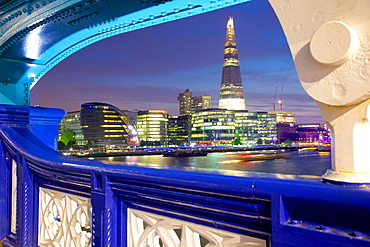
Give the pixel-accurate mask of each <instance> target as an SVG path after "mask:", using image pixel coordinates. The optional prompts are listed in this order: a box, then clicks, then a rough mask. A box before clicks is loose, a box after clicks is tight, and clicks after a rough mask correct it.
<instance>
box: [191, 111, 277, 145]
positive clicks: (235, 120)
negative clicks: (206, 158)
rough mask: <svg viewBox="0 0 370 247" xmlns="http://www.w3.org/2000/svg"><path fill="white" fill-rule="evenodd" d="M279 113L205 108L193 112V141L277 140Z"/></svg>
mask: <svg viewBox="0 0 370 247" xmlns="http://www.w3.org/2000/svg"><path fill="white" fill-rule="evenodd" d="M276 135H277V133H276V115H274V114H269V113H267V112H248V111H245V110H236V111H233V110H225V109H218V108H217V109H215V108H211V109H206V110H202V111H199V112H196V113H194V114H192V129H191V141H192V142H196V143H198V144H199V145H220V144H221V145H222V144H231V143H235V142H236V140H237V139H238V140H239V143H238V144H243V145H248V144H249V145H254V144H258V142H262V144H267V143H269V144H270V143H275V142H276V138H277V137H276Z"/></svg>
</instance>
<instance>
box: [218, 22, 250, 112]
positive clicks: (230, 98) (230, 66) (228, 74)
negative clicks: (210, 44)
mask: <svg viewBox="0 0 370 247" xmlns="http://www.w3.org/2000/svg"><path fill="white" fill-rule="evenodd" d="M218 107H219V108H223V109H228V110H245V109H246V107H245V100H244V93H243V85H242V78H241V76H240V67H239V59H238V50H237V49H236V41H235V31H234V20H233V18H232V17H230V18H229V21H228V22H227V26H226V42H225V49H224V63H223V66H222V81H221V88H220V100H219V102H218Z"/></svg>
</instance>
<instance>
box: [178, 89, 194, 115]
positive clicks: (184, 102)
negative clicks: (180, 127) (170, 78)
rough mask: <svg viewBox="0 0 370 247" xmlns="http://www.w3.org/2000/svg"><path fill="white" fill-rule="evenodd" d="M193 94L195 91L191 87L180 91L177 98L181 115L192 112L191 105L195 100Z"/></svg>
mask: <svg viewBox="0 0 370 247" xmlns="http://www.w3.org/2000/svg"><path fill="white" fill-rule="evenodd" d="M192 96H193V93H192V92H191V91H190V90H189V89H186V90H185V92H183V93H180V94H179V96H178V97H177V100H178V101H179V112H180V115H182V114H186V113H191V111H192V109H191V107H192V102H193V101H192Z"/></svg>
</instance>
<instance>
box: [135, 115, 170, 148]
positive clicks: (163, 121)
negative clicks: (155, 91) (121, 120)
mask: <svg viewBox="0 0 370 247" xmlns="http://www.w3.org/2000/svg"><path fill="white" fill-rule="evenodd" d="M167 128H168V113H167V111H165V110H147V111H139V112H138V113H137V132H138V135H139V138H140V141H141V145H143V146H144V145H145V146H167V145H168V136H167Z"/></svg>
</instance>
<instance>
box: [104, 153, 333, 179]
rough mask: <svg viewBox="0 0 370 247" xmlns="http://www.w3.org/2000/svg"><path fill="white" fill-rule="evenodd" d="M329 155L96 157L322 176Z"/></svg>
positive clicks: (159, 165)
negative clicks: (257, 158) (274, 157)
mask: <svg viewBox="0 0 370 247" xmlns="http://www.w3.org/2000/svg"><path fill="white" fill-rule="evenodd" d="M330 157H331V155H330V152H317V151H314V150H305V151H296V152H292V153H291V155H290V157H289V158H287V159H277V160H263V161H243V160H242V158H243V156H241V155H239V153H237V152H230V153H209V154H208V156H200V157H180V158H178V157H162V155H146V156H117V157H105V158H99V159H102V160H108V161H112V162H119V163H120V162H123V163H126V164H138V165H143V166H148V165H154V166H155V167H161V166H165V167H167V166H168V167H179V168H182V169H186V170H198V169H199V170H208V171H220V170H232V171H244V172H246V171H247V172H262V173H278V174H290V175H314V176H321V175H323V174H324V173H325V172H326V170H327V169H329V168H330Z"/></svg>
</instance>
